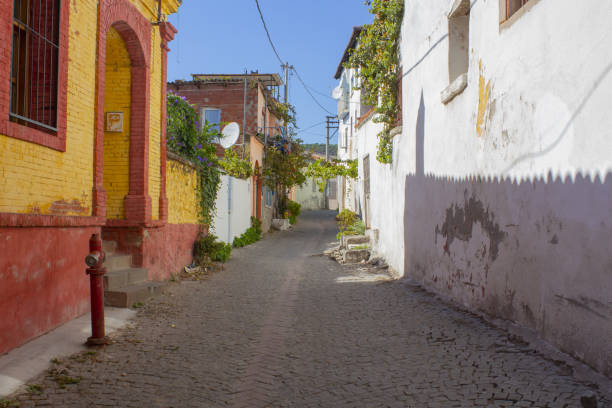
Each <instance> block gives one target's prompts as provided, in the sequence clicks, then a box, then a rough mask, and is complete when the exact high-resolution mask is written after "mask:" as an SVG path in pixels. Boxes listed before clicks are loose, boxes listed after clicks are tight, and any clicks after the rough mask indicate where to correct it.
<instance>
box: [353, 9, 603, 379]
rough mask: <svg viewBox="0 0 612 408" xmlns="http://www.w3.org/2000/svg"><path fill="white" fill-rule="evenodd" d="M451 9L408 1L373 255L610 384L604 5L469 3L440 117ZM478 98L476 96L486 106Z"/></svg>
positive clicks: (365, 135)
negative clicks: (451, 93) (455, 85)
mask: <svg viewBox="0 0 612 408" xmlns="http://www.w3.org/2000/svg"><path fill="white" fill-rule="evenodd" d="M451 3H453V1H451V0H429V1H427V2H424V1H418V0H406V2H405V20H404V24H403V29H402V43H401V53H402V66H403V69H404V79H403V101H402V102H403V128H402V133H401V135H398V136H396V137H395V138H394V153H393V164H391V165H382V164H380V163H378V162H377V161H376V160H375V156H376V138H375V134H376V133H377V131H376V129H375V127H376V126H377V125H375V124H373V123H369V124H366V125H364V126H363V129H362V130H361V131H360V133H359V136H358V137H359V142H358V151H359V152H358V154H359V158H360V172H361V171H362V162H361V160H362V158H363V156H364V155H365V154H368V153H369V154H370V162H371V165H372V167H371V170H370V171H371V179H372V181H371V191H372V202H371V205H372V228H373V229H375V230H378V237H379V239H378V244H377V246H376V249H377V251H378V252H379V253H380V254H382V255H384V256H385V257H386V258H387V260H388V262H389V263H390V265H391V266H392V267H393V268H394V269H395V270H397V271H398V272H399V273H400V274H403V275H406V276H409V277H411V278H414V279H417V280H420V281H421V282H422V283H423V284H424V285H426V286H428V287H430V288H431V289H433V290H435V291H437V292H439V293H442V294H444V295H447V296H449V297H451V298H453V299H454V300H455V301H457V302H459V303H461V304H463V305H465V306H466V307H468V308H471V309H474V310H481V311H483V312H485V313H488V314H491V315H494V316H497V317H502V318H507V319H511V320H513V321H516V322H518V323H520V324H522V325H524V326H526V327H529V328H531V329H533V330H534V331H536V332H537V333H539V335H540V336H542V337H543V338H545V339H546V340H548V341H550V342H551V343H553V344H555V345H556V346H558V347H559V348H561V349H563V350H565V351H567V352H570V353H572V354H574V355H575V356H576V357H578V358H581V359H583V360H584V361H586V362H587V363H589V364H590V365H592V366H594V367H596V368H597V369H599V370H600V371H602V372H604V373H606V374H608V375H612V343H611V342H610V341H609V339H610V338H611V337H612V303H610V293H612V273H611V272H610V271H611V269H610V268H611V265H612V255H611V254H610V251H609V249H608V248H609V243H610V242H611V241H612V225H611V224H612V223H611V221H610V220H612V205H611V204H610V203H612V180H611V178H610V177H607V175H608V173H609V172H610V167H611V166H612V153H611V152H612V115H610V107H609V105H610V95H612V72H611V71H612V47H610V46H609V44H610V40H612V25H610V24H609V18H610V16H612V2H603V1H587V2H581V3H580V5H577V3H576V2H574V1H571V0H531V1H530V2H529V3H528V4H529V7H528V8H527V9H526V11H524V12H522V13H521V15H520V16H519V17H518V18H515V19H514V20H515V21H514V22H513V23H512V24H509V25H508V24H505V25H503V26H501V27H500V24H499V5H500V2H499V0H472V8H471V12H470V36H469V48H470V49H469V70H468V85H467V88H466V89H465V91H464V92H463V93H462V94H460V95H458V96H457V97H456V98H455V99H454V100H452V101H451V102H450V103H448V104H447V105H444V104H443V103H442V102H441V99H440V92H441V91H442V90H444V89H445V88H446V87H447V86H448V85H449V75H448V54H449V50H448V38H447V34H448V18H447V14H448V12H449V10H450V8H451ZM487 88H488V92H487Z"/></svg>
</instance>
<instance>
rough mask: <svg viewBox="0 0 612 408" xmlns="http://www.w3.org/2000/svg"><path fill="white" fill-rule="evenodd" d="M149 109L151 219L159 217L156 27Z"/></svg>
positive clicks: (155, 30)
mask: <svg viewBox="0 0 612 408" xmlns="http://www.w3.org/2000/svg"><path fill="white" fill-rule="evenodd" d="M150 75H151V109H150V116H149V117H150V122H151V124H150V130H149V195H150V196H151V202H152V213H153V219H155V220H157V219H159V194H160V185H161V175H160V138H161V133H160V127H161V122H160V117H161V101H162V97H161V91H162V89H161V88H162V87H161V85H162V83H161V82H162V72H161V36H160V33H159V28H158V27H153V32H152V34H151V74H150Z"/></svg>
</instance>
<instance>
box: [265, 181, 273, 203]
mask: <svg viewBox="0 0 612 408" xmlns="http://www.w3.org/2000/svg"><path fill="white" fill-rule="evenodd" d="M264 199H265V200H264V201H265V205H266V207H272V201H273V200H274V191H272V190H271V189H270V188H269V187H268V186H266V187H265V189H264Z"/></svg>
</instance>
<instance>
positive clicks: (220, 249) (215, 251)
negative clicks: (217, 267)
mask: <svg viewBox="0 0 612 408" xmlns="http://www.w3.org/2000/svg"><path fill="white" fill-rule="evenodd" d="M231 252H232V246H231V245H230V244H226V243H224V242H221V241H217V237H216V236H215V235H214V234H210V233H209V234H206V235H203V236H200V238H199V239H198V240H197V241H196V242H195V243H194V245H193V254H194V258H195V260H196V262H197V263H198V264H200V265H204V264H206V263H207V261H208V260H211V261H215V262H227V260H228V259H229V257H230V253H231Z"/></svg>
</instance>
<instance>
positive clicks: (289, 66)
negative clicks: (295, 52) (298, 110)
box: [281, 62, 293, 138]
mask: <svg viewBox="0 0 612 408" xmlns="http://www.w3.org/2000/svg"><path fill="white" fill-rule="evenodd" d="M281 67H282V68H283V69H284V70H285V106H287V104H288V103H289V70H290V69H293V65H289V63H288V62H286V63H284V64H283V65H281ZM287 131H288V123H287V121H285V137H286V138H289V134H288V133H287Z"/></svg>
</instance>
